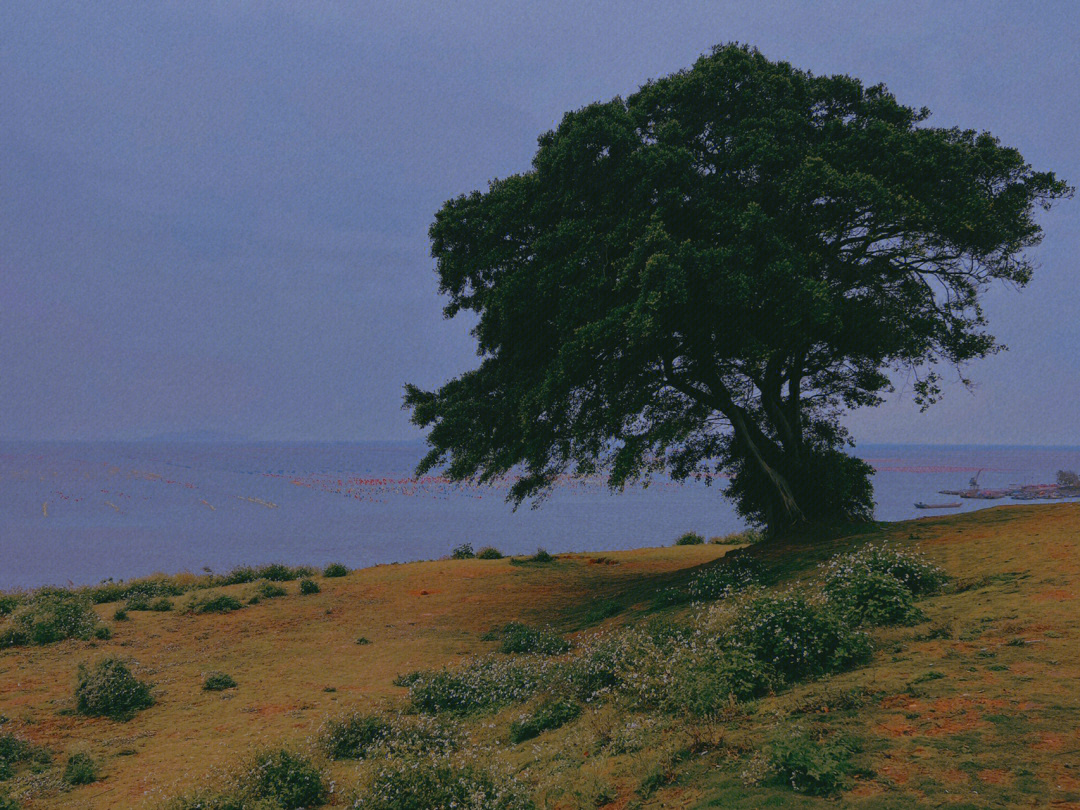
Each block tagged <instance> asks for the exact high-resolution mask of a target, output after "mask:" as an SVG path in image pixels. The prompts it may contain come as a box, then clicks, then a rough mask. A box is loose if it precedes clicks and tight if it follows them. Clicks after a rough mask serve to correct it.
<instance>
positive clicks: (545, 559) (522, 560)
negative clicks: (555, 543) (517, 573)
mask: <svg viewBox="0 0 1080 810" xmlns="http://www.w3.org/2000/svg"><path fill="white" fill-rule="evenodd" d="M557 559H558V557H555V556H554V555H552V554H548V552H547V549H543V548H538V549H537V550H536V553H535V554H533V555H532V556H531V557H514V558H513V559H512V560H510V564H511V565H528V564H530V563H541V564H543V563H550V562H555V560H557Z"/></svg>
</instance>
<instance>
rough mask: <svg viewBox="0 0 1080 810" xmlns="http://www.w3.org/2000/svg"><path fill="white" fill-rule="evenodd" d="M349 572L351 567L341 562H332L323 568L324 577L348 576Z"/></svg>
mask: <svg viewBox="0 0 1080 810" xmlns="http://www.w3.org/2000/svg"><path fill="white" fill-rule="evenodd" d="M348 573H349V569H348V568H346V567H345V566H344V565H342V564H341V563H330V565H328V566H326V568H324V569H323V576H324V577H343V576H347V575H348Z"/></svg>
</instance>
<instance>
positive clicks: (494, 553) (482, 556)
mask: <svg viewBox="0 0 1080 810" xmlns="http://www.w3.org/2000/svg"><path fill="white" fill-rule="evenodd" d="M502 558H503V553H502V552H501V551H499V550H498V549H497V548H495V546H484V547H483V548H482V549H480V550H479V551H478V552H476V559H478V560H501V559H502Z"/></svg>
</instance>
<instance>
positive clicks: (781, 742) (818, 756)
mask: <svg viewBox="0 0 1080 810" xmlns="http://www.w3.org/2000/svg"><path fill="white" fill-rule="evenodd" d="M769 753H770V756H769V764H770V766H771V767H772V769H773V770H774V771H775V772H776V774H777V775H778V776H779V777H780V778H781V779H782V780H784V781H785V782H787V783H788V784H789V785H791V787H792V789H794V790H797V791H800V792H802V793H810V794H812V795H815V796H824V795H828V794H830V793H835V792H836V791H838V790H839V789H840V788H841V787H842V785H843V780H844V776H845V774H846V773H847V772H848V770H849V767H850V766H849V764H848V760H849V758H850V756H851V751H850V750H849V749H848V748H847V747H846V746H844V745H842V744H840V743H837V742H835V741H833V740H828V739H813V738H811V737H810V736H809V735H808V734H807V733H806V732H805V731H803V730H802V729H795V730H793V731H792V730H789V731H786V732H785V733H783V734H781V735H778V736H777V737H776V738H775V739H774V740H773V742H772V745H771V747H770V752H769Z"/></svg>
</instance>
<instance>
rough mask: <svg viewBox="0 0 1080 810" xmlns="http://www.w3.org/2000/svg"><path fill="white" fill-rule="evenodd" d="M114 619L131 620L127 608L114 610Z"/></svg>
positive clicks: (120, 620) (119, 620)
mask: <svg viewBox="0 0 1080 810" xmlns="http://www.w3.org/2000/svg"><path fill="white" fill-rule="evenodd" d="M113 620H114V621H118V622H126V621H129V620H130V617H129V616H128V612H127V608H117V609H116V610H115V611H114V612H113Z"/></svg>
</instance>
